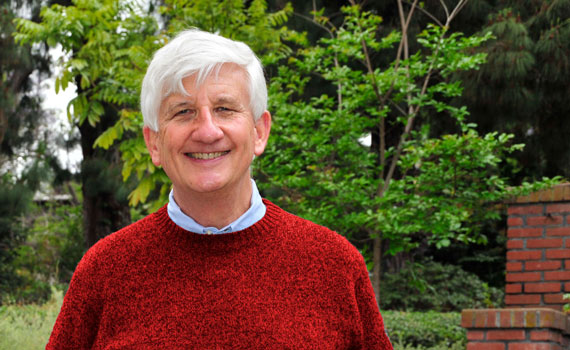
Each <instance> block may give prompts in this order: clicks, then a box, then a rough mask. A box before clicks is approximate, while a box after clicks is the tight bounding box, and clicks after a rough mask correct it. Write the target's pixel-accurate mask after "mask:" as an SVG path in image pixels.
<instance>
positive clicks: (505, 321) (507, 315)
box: [499, 310, 511, 328]
mask: <svg viewBox="0 0 570 350" xmlns="http://www.w3.org/2000/svg"><path fill="white" fill-rule="evenodd" d="M500 314H501V321H500V324H499V325H500V327H501V328H510V327H511V312H510V311H507V310H501V311H500Z"/></svg>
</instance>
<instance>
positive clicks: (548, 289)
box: [524, 282, 562, 293]
mask: <svg viewBox="0 0 570 350" xmlns="http://www.w3.org/2000/svg"><path fill="white" fill-rule="evenodd" d="M561 289H562V285H561V283H552V282H551V283H525V285H524V292H525V293H556V292H560V290H561Z"/></svg>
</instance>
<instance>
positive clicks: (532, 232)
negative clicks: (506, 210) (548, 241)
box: [507, 227, 570, 238]
mask: <svg viewBox="0 0 570 350" xmlns="http://www.w3.org/2000/svg"><path fill="white" fill-rule="evenodd" d="M542 231H543V228H542V227H531V228H526V227H525V228H510V227H509V228H508V229H507V237H509V238H518V237H542ZM567 234H568V235H570V232H569V233H567Z"/></svg>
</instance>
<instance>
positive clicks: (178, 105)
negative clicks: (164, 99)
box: [166, 101, 192, 113]
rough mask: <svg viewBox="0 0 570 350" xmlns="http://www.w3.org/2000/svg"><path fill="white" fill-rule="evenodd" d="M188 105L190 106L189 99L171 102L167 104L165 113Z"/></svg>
mask: <svg viewBox="0 0 570 350" xmlns="http://www.w3.org/2000/svg"><path fill="white" fill-rule="evenodd" d="M188 106H192V103H191V102H189V101H182V102H176V103H173V104H169V105H168V106H167V107H168V108H167V109H166V113H170V112H172V111H173V110H175V109H179V108H181V107H188Z"/></svg>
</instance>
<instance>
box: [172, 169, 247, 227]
mask: <svg viewBox="0 0 570 350" xmlns="http://www.w3.org/2000/svg"><path fill="white" fill-rule="evenodd" d="M173 191H174V200H175V201H176V203H177V204H178V206H179V207H180V210H182V212H183V213H184V214H186V215H188V216H189V217H191V218H192V219H194V221H196V222H197V223H199V224H200V225H202V226H206V227H215V228H217V229H221V228H223V227H225V226H227V225H229V224H231V223H232V222H234V221H235V220H237V219H238V218H239V217H240V216H242V215H243V214H244V213H245V212H246V211H247V210H248V209H249V207H250V204H251V195H252V187H251V180H250V179H249V178H247V181H246V182H244V183H243V184H241V185H240V186H236V187H235V188H233V189H232V190H231V191H222V190H220V191H215V192H208V193H196V192H192V193H187V192H184V191H180V190H178V191H177V188H174V189H173Z"/></svg>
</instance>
